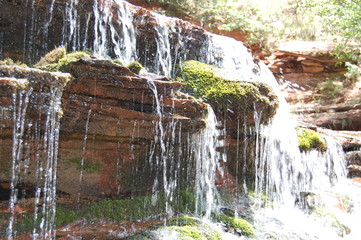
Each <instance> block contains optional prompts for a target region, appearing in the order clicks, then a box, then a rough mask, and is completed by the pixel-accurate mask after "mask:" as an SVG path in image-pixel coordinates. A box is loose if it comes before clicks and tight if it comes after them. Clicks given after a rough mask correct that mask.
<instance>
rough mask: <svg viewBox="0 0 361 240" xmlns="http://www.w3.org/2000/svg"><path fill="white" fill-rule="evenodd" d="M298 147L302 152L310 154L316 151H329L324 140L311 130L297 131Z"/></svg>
mask: <svg viewBox="0 0 361 240" xmlns="http://www.w3.org/2000/svg"><path fill="white" fill-rule="evenodd" d="M297 137H298V145H299V148H300V150H301V151H302V152H308V151H311V150H312V149H316V150H318V151H321V152H325V151H326V150H327V144H326V142H325V140H324V139H322V137H321V136H320V135H319V134H318V133H317V132H316V131H313V130H311V129H304V128H299V129H297Z"/></svg>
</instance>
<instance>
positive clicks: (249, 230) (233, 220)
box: [213, 213, 256, 237]
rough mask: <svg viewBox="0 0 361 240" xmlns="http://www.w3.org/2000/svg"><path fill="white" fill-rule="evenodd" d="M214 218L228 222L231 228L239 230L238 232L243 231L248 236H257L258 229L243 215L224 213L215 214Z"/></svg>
mask: <svg viewBox="0 0 361 240" xmlns="http://www.w3.org/2000/svg"><path fill="white" fill-rule="evenodd" d="M213 218H214V219H215V220H216V221H218V222H222V223H224V224H226V225H227V226H228V227H229V228H230V229H234V230H237V232H241V235H243V236H246V237H254V236H256V230H255V229H254V227H253V226H252V224H251V223H249V222H248V221H246V220H245V219H243V218H241V217H229V216H227V215H225V214H223V213H221V214H214V215H213Z"/></svg>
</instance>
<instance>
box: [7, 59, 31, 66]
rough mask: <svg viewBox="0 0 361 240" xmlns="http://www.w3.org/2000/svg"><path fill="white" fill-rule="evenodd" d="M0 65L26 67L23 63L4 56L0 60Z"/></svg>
mask: <svg viewBox="0 0 361 240" xmlns="http://www.w3.org/2000/svg"><path fill="white" fill-rule="evenodd" d="M0 65H16V66H19V67H28V65H26V64H25V63H22V62H20V61H16V62H14V60H12V59H11V58H5V59H4V60H0Z"/></svg>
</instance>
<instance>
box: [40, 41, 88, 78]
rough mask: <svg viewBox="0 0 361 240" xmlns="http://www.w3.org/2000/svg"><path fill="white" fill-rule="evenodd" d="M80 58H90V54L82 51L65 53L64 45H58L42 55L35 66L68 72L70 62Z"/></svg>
mask: <svg viewBox="0 0 361 240" xmlns="http://www.w3.org/2000/svg"><path fill="white" fill-rule="evenodd" d="M81 58H90V55H89V54H87V53H86V52H82V51H77V52H72V53H67V52H66V49H65V48H64V47H59V48H56V49H54V50H52V51H51V52H49V53H48V54H46V55H45V56H44V57H42V58H41V59H40V61H39V62H38V63H37V64H35V67H36V68H39V69H41V70H45V71H50V72H70V68H69V66H70V63H73V62H76V61H78V60H79V59H81Z"/></svg>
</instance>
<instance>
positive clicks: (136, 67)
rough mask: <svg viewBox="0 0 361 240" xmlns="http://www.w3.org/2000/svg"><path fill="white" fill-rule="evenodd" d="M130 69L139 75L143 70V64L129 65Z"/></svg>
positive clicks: (134, 63) (133, 63)
mask: <svg viewBox="0 0 361 240" xmlns="http://www.w3.org/2000/svg"><path fill="white" fill-rule="evenodd" d="M128 68H129V70H130V71H132V72H133V73H135V74H139V73H140V71H141V70H142V69H143V66H142V64H140V63H139V62H137V61H135V62H132V63H130V64H129V65H128Z"/></svg>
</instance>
